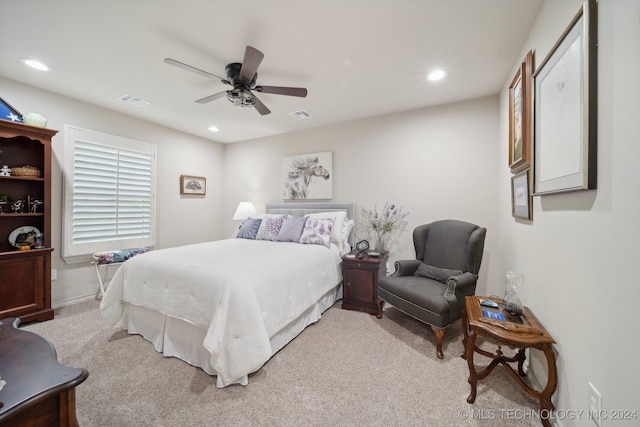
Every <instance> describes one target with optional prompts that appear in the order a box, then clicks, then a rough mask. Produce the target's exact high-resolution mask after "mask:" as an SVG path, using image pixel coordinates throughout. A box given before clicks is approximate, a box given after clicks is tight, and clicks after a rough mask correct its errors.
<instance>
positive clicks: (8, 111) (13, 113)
mask: <svg viewBox="0 0 640 427" xmlns="http://www.w3.org/2000/svg"><path fill="white" fill-rule="evenodd" d="M0 119H2V120H7V121H10V122H18V123H21V122H22V114H21V113H19V112H18V110H16V109H15V108H13V107H12V106H11V105H9V103H8V102H7V101H5V100H4V99H2V98H0Z"/></svg>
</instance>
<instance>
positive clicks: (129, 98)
mask: <svg viewBox="0 0 640 427" xmlns="http://www.w3.org/2000/svg"><path fill="white" fill-rule="evenodd" d="M118 99H119V100H120V101H124V102H128V103H129V104H133V105H135V106H136V107H146V106H147V105H149V104H151V103H150V102H149V101H145V100H144V99H140V98H138V97H137V96H133V95H126V94H125V95H122V96H121V97H120V98H118Z"/></svg>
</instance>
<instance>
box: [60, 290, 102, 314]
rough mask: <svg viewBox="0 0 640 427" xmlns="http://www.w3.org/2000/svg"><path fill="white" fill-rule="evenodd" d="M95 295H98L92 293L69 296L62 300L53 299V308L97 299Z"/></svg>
mask: <svg viewBox="0 0 640 427" xmlns="http://www.w3.org/2000/svg"><path fill="white" fill-rule="evenodd" d="M95 297H96V294H95V293H91V294H88V295H82V296H79V297H74V298H68V299H65V300H62V301H53V302H52V303H51V308H53V309H54V310H55V309H56V308H60V307H66V306H68V305H74V304H79V303H81V302H85V301H89V300H92V299H95Z"/></svg>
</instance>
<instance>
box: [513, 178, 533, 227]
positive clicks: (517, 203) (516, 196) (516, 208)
mask: <svg viewBox="0 0 640 427" xmlns="http://www.w3.org/2000/svg"><path fill="white" fill-rule="evenodd" d="M529 170H531V168H527V169H525V170H523V171H522V172H519V173H517V174H515V175H513V176H512V177H511V215H513V216H514V217H515V218H523V219H529V220H530V219H531V218H532V206H531V192H530V191H529Z"/></svg>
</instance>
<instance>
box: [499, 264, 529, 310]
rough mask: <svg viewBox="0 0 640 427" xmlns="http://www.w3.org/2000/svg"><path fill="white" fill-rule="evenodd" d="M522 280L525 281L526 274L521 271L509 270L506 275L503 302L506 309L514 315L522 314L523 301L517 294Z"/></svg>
mask: <svg viewBox="0 0 640 427" xmlns="http://www.w3.org/2000/svg"><path fill="white" fill-rule="evenodd" d="M522 282H524V276H523V275H522V274H520V273H514V272H512V271H507V273H506V274H505V275H504V285H505V292H504V298H503V304H504V309H505V311H506V312H507V313H509V314H511V315H512V316H520V315H522V302H521V301H520V298H518V295H517V293H518V290H519V289H520V286H521V285H522Z"/></svg>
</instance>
